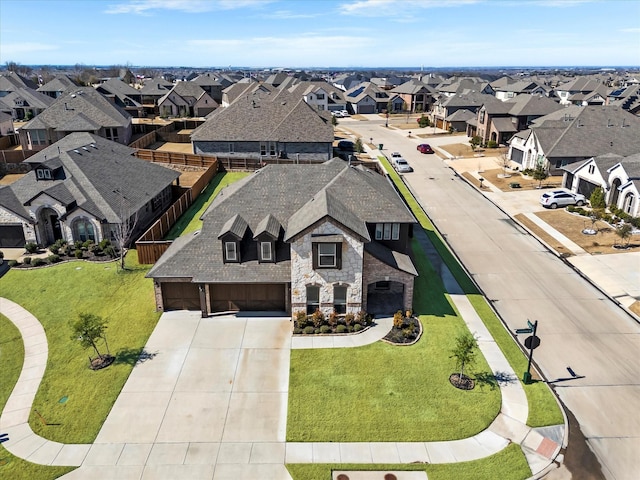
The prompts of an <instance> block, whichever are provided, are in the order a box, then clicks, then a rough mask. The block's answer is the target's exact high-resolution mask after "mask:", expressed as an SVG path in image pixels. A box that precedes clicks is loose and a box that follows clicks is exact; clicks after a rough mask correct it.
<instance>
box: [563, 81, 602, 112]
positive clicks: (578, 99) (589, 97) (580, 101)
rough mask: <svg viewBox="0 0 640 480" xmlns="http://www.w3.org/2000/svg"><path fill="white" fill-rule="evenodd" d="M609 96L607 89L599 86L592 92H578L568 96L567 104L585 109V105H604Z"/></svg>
mask: <svg viewBox="0 0 640 480" xmlns="http://www.w3.org/2000/svg"><path fill="white" fill-rule="evenodd" d="M608 95H609V89H608V88H607V87H606V86H605V85H603V84H600V85H598V86H597V87H596V89H595V90H593V91H592V92H585V93H582V92H579V93H574V94H573V95H571V96H569V102H570V103H571V104H572V105H580V106H582V107H586V106H587V105H604V104H606V102H607V96H608Z"/></svg>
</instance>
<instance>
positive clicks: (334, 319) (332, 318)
mask: <svg viewBox="0 0 640 480" xmlns="http://www.w3.org/2000/svg"><path fill="white" fill-rule="evenodd" d="M327 323H328V324H329V326H330V327H335V326H336V325H338V314H337V313H336V312H331V313H330V314H329V318H328V319H327Z"/></svg>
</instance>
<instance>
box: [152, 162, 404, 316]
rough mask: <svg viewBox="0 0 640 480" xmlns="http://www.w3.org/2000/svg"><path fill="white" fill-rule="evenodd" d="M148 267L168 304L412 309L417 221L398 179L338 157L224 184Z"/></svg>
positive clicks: (207, 309) (162, 305) (208, 309)
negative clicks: (191, 227)
mask: <svg viewBox="0 0 640 480" xmlns="http://www.w3.org/2000/svg"><path fill="white" fill-rule="evenodd" d="M202 221H203V224H202V230H201V231H199V232H197V233H195V234H191V235H188V236H184V237H181V238H179V239H178V240H176V241H175V242H174V243H173V244H172V245H171V246H170V247H169V249H168V250H167V251H166V252H165V253H164V254H163V255H162V257H161V258H160V259H159V260H158V262H157V263H156V264H155V265H154V266H153V268H152V269H151V270H150V271H149V273H148V275H147V276H148V277H151V278H153V280H154V285H155V291H156V304H157V307H158V309H159V310H171V309H194V310H201V311H202V315H203V316H207V315H209V314H210V313H212V312H219V311H234V310H235V311H238V310H239V311H250V310H277V311H286V312H288V313H290V314H295V312H297V311H300V310H305V311H307V312H309V313H313V312H314V311H315V310H317V309H319V310H321V311H322V312H324V314H325V315H328V314H330V313H331V312H334V311H335V312H337V313H346V312H353V313H356V312H358V311H360V310H365V311H367V312H369V313H372V314H393V313H394V312H395V311H397V310H402V311H404V310H409V309H411V308H412V297H413V283H414V277H415V276H417V271H416V268H415V267H414V265H413V262H412V260H411V247H410V238H411V236H412V231H413V225H414V224H415V223H416V221H415V219H414V217H413V215H412V214H411V212H410V211H409V210H408V208H407V207H406V205H405V204H404V202H403V201H402V199H401V198H400V197H399V196H398V194H397V193H396V191H395V189H394V187H393V185H392V184H391V183H390V182H389V180H388V179H387V178H386V177H385V176H382V175H379V174H378V173H376V172H373V171H370V170H368V169H366V168H363V167H350V166H348V165H346V164H345V162H343V161H342V160H339V159H332V160H330V161H328V162H325V163H322V164H315V165H268V166H266V167H265V168H263V169H261V170H259V171H257V172H256V173H254V174H253V175H251V176H249V177H246V178H245V179H243V180H241V181H239V182H237V183H235V184H233V185H231V186H229V187H227V188H226V189H224V190H222V191H221V192H220V194H219V195H218V196H217V197H216V199H215V200H214V201H213V203H212V204H211V205H210V206H209V208H208V209H207V211H206V212H205V213H204V214H203V216H202Z"/></svg>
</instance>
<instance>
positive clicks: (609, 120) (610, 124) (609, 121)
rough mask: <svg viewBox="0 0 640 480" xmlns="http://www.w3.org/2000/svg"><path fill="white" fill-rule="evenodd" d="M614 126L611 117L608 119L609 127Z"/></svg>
mask: <svg viewBox="0 0 640 480" xmlns="http://www.w3.org/2000/svg"><path fill="white" fill-rule="evenodd" d="M610 127H613V122H612V121H611V119H610V118H608V119H607V128H610Z"/></svg>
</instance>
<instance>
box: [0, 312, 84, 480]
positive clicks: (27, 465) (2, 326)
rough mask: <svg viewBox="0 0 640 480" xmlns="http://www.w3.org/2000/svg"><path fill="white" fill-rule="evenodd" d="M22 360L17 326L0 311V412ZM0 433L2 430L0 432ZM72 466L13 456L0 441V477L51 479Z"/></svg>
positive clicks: (22, 352) (22, 355) (17, 375)
mask: <svg viewBox="0 0 640 480" xmlns="http://www.w3.org/2000/svg"><path fill="white" fill-rule="evenodd" d="M23 362H24V346H23V343H22V337H21V336H20V332H19V331H18V329H17V328H16V327H15V325H13V323H11V322H10V321H9V319H8V318H7V317H5V316H4V315H0V365H2V368H0V412H2V410H3V409H4V406H5V404H6V403H7V399H8V398H9V395H10V394H11V391H12V390H13V386H14V385H15V384H16V382H17V381H18V377H19V376H20V371H21V370H22V364H23ZM0 433H4V432H1V431H0ZM9 438H11V437H9ZM74 469H75V467H49V466H46V465H37V464H35V463H31V462H27V461H26V460H23V459H21V458H18V457H15V456H13V455H12V454H11V453H9V451H8V450H6V449H5V448H4V447H3V446H2V445H0V478H7V479H12V480H31V479H34V478H37V479H39V480H50V479H51V480H53V479H54V478H58V477H61V476H62V475H64V474H65V473H68V472H70V471H71V470H74Z"/></svg>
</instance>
